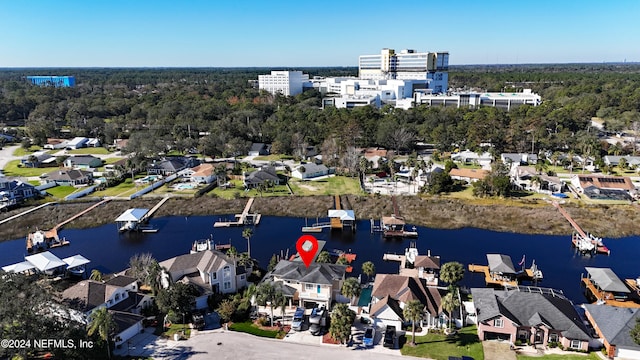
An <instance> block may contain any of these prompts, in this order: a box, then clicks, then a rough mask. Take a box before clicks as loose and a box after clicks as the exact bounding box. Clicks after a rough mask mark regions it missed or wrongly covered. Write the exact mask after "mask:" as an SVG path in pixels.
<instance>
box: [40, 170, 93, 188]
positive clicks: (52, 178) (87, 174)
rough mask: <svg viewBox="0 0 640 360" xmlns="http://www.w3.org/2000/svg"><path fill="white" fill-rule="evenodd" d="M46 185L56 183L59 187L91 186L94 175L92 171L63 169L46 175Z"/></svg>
mask: <svg viewBox="0 0 640 360" xmlns="http://www.w3.org/2000/svg"><path fill="white" fill-rule="evenodd" d="M43 177H44V182H45V183H51V182H55V183H56V184H58V185H61V186H64V185H67V186H78V185H85V184H90V183H91V182H92V181H93V173H92V172H91V171H84V170H75V169H61V170H56V171H52V172H50V173H47V174H45V175H44V176H43Z"/></svg>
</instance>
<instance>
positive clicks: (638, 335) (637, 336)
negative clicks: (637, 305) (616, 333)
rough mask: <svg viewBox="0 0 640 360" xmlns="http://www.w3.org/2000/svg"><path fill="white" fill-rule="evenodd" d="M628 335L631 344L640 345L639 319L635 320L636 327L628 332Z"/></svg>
mask: <svg viewBox="0 0 640 360" xmlns="http://www.w3.org/2000/svg"><path fill="white" fill-rule="evenodd" d="M629 335H630V336H631V339H633V342H635V343H636V344H638V345H640V319H638V318H636V325H635V326H634V327H633V329H631V330H630V331H629Z"/></svg>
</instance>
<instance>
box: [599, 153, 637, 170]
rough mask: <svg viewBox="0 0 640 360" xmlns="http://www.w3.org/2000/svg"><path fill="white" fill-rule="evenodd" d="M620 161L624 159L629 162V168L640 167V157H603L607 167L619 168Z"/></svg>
mask: <svg viewBox="0 0 640 360" xmlns="http://www.w3.org/2000/svg"><path fill="white" fill-rule="evenodd" d="M620 159H624V160H625V161H626V162H627V166H633V167H638V165H640V156H632V155H625V156H619V155H605V156H603V157H602V160H603V161H604V163H605V165H609V166H618V165H619V164H620Z"/></svg>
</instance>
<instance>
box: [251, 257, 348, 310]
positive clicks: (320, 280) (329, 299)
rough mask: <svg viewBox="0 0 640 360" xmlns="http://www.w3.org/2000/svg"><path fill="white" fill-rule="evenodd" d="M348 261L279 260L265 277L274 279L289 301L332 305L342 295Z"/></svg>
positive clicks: (302, 304)
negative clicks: (341, 262)
mask: <svg viewBox="0 0 640 360" xmlns="http://www.w3.org/2000/svg"><path fill="white" fill-rule="evenodd" d="M346 269H347V267H346V266H345V265H336V264H325V263H316V262H312V263H311V264H310V265H309V266H308V267H307V266H306V265H305V264H304V263H302V262H301V261H288V260H280V262H278V264H277V265H276V267H275V268H274V269H273V270H272V271H271V272H269V273H267V275H266V276H265V278H264V280H263V281H271V282H273V283H274V285H275V286H278V287H280V288H281V289H282V291H283V294H284V295H285V296H286V297H288V298H289V303H290V305H293V303H294V302H297V304H295V305H299V306H301V307H307V306H312V305H317V306H323V305H324V306H325V307H326V308H327V309H329V308H330V307H331V304H332V303H333V302H334V301H337V300H338V299H339V298H340V296H341V295H340V289H342V283H343V282H344V279H345V273H346Z"/></svg>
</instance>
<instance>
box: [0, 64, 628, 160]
mask: <svg viewBox="0 0 640 360" xmlns="http://www.w3.org/2000/svg"><path fill="white" fill-rule="evenodd" d="M297 70H303V71H304V72H306V73H309V74H310V76H312V77H313V76H348V75H356V74H357V69H356V68H308V69H297ZM269 71H270V69H261V68H219V69H218V68H196V69H187V68H185V69H181V68H167V69H99V68H86V69H4V70H1V71H0V125H2V127H3V128H6V127H12V126H19V128H18V130H16V129H13V130H10V131H17V132H21V131H24V133H18V135H26V136H28V137H29V138H31V139H32V140H33V142H34V143H35V144H38V145H42V144H43V143H44V142H45V141H46V138H47V137H61V136H66V137H69V136H91V137H99V138H101V139H102V140H103V142H104V143H106V144H109V143H112V142H113V140H114V139H117V138H129V139H130V142H129V149H130V150H132V151H136V152H138V153H141V154H147V155H152V154H157V153H158V152H164V151H167V150H169V149H172V150H178V151H188V150H190V149H191V150H193V149H197V150H198V151H200V152H201V153H203V154H206V155H210V156H234V155H240V154H244V153H245V152H246V150H247V149H248V147H249V145H250V143H251V142H269V143H272V144H273V151H274V152H276V153H282V154H291V155H299V154H301V152H302V151H304V149H305V148H306V147H307V146H308V145H317V146H319V148H320V149H322V152H323V153H325V154H333V155H334V156H333V157H331V158H338V157H339V156H340V154H344V153H346V152H347V151H348V149H351V148H353V147H363V146H384V147H387V148H390V149H396V150H411V148H412V147H413V146H414V144H415V140H420V141H424V142H428V143H433V144H434V145H435V146H436V147H437V148H438V149H439V150H442V151H450V150H454V149H456V148H458V149H465V148H466V149H479V148H480V147H481V146H484V145H486V144H492V147H491V149H490V150H491V151H494V152H496V153H500V152H504V151H509V152H524V151H530V150H531V149H532V147H533V149H534V151H536V152H538V151H541V150H548V151H573V152H574V153H576V154H585V155H592V156H595V157H600V156H602V155H605V154H607V153H609V154H631V153H634V152H635V149H633V146H631V145H628V146H626V147H624V146H620V145H614V146H609V145H608V144H606V143H605V142H601V141H600V140H599V138H598V133H597V132H596V131H593V129H591V128H590V123H591V118H592V117H596V116H597V117H599V118H601V119H603V120H604V125H605V128H606V130H608V131H611V132H622V131H625V130H629V129H635V130H640V129H638V127H640V86H638V85H639V84H640V65H638V64H566V65H517V66H516V65H512V66H458V67H455V66H452V67H450V69H449V82H450V84H449V87H450V89H479V90H482V91H509V92H511V91H520V90H521V89H523V88H531V89H532V90H533V91H534V92H536V93H538V94H540V95H541V96H542V99H543V103H542V105H541V106H538V107H530V106H521V107H519V108H517V109H514V110H512V111H510V112H506V111H503V110H499V109H496V108H489V107H483V108H480V109H475V110H470V109H453V108H440V107H432V108H429V107H417V108H414V109H410V110H406V111H405V110H400V109H395V108H392V107H390V106H386V107H383V108H382V109H375V108H371V107H362V108H355V109H335V108H329V109H324V110H322V109H320V104H321V96H320V94H319V93H318V92H316V91H307V92H304V93H303V94H301V95H298V96H296V97H289V98H285V97H282V96H273V95H271V94H268V93H266V92H261V91H259V90H258V89H256V88H255V87H254V86H252V83H251V80H256V79H257V77H258V75H259V74H265V73H268V72H269ZM40 74H42V75H45V74H57V75H74V76H75V77H76V83H77V86H76V87H73V88H51V87H37V86H33V85H31V84H29V83H28V82H27V81H26V80H25V78H24V77H25V76H27V75H40ZM62 131H64V135H63V134H61V132H62Z"/></svg>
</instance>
